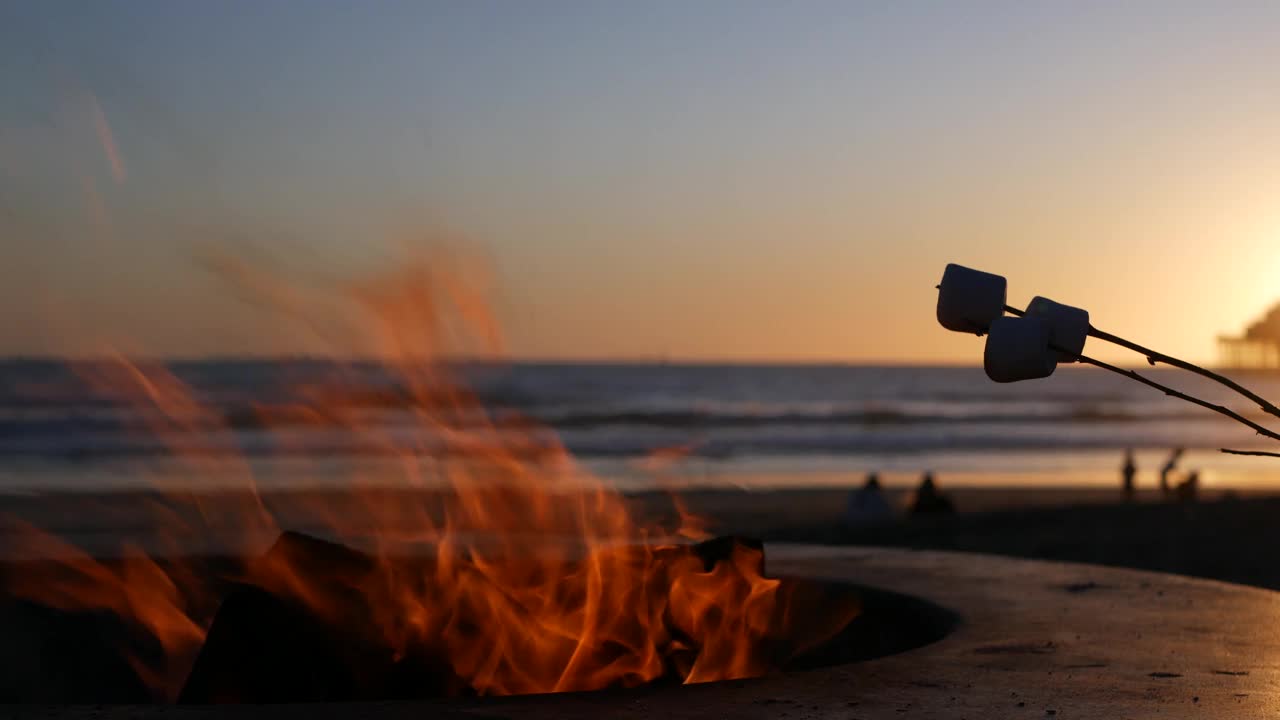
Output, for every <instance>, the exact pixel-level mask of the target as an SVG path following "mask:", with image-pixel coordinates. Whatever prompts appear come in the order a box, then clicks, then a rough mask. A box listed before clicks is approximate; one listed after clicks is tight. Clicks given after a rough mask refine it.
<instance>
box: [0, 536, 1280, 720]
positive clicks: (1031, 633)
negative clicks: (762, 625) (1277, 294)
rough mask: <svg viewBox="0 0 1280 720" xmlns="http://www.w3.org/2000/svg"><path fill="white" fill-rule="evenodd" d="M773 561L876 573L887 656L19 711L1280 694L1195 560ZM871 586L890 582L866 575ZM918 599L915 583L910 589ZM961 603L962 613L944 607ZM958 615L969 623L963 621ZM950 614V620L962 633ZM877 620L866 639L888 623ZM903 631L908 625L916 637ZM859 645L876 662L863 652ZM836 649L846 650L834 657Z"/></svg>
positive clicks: (488, 711) (690, 709)
mask: <svg viewBox="0 0 1280 720" xmlns="http://www.w3.org/2000/svg"><path fill="white" fill-rule="evenodd" d="M768 550H769V565H770V571H771V573H776V574H779V575H783V576H786V577H796V578H806V579H808V580H810V581H818V582H825V583H835V584H837V585H846V586H847V584H850V583H853V584H857V585H859V586H861V587H862V588H864V590H863V592H864V596H863V597H864V602H865V607H866V608H867V612H866V617H867V618H872V617H879V618H880V619H881V620H884V621H885V622H884V624H883V625H882V626H881V627H884V628H896V630H894V631H891V632H887V633H886V635H887V636H889V637H890V639H892V636H893V635H894V634H895V633H901V632H902V630H903V629H904V628H907V627H909V626H910V623H909V622H905V621H907V620H908V619H910V618H914V619H915V620H916V621H917V622H918V623H920V624H923V625H924V626H928V627H930V628H931V629H930V630H928V632H926V633H923V634H920V635H916V636H914V639H915V640H916V641H919V640H922V639H925V638H924V636H925V635H932V636H935V637H936V636H937V635H942V637H940V638H937V641H936V642H932V643H926V644H922V645H918V646H917V647H914V648H911V649H908V648H907V646H909V645H911V644H912V643H910V642H905V643H903V642H899V645H898V646H897V647H890V645H888V644H886V645H883V646H881V648H880V649H881V650H901V652H897V653H894V654H883V655H881V656H880V657H875V658H857V657H853V656H846V657H843V658H838V657H831V656H828V657H826V658H821V659H820V661H819V662H818V663H815V664H818V665H820V666H819V667H809V668H807V669H801V670H796V671H789V672H781V673H775V674H771V675H768V676H765V677H762V678H757V679H749V680H737V681H729V682H720V683H707V684H699V685H688V686H672V685H665V686H653V687H645V688H638V689H630V690H608V691H601V692H587V693H565V694H553V695H538V696H514V697H503V698H474V699H455V700H442V701H411V702H392V703H375V704H342V703H338V704H326V705H308V706H289V705H277V706H272V707H271V709H270V710H266V709H263V708H261V707H257V708H255V707H248V706H241V707H234V706H221V707H217V708H213V707H208V706H204V707H200V706H188V707H160V706H155V707H153V708H150V709H149V708H147V707H127V708H121V709H120V710H118V711H116V710H112V709H110V708H101V707H99V708H96V709H93V710H85V709H78V708H62V709H50V708H47V707H46V708H39V709H33V710H30V711H27V710H14V711H13V714H14V715H15V716H18V717H21V716H24V715H26V716H31V717H36V716H38V717H88V716H90V715H92V716H93V717H98V718H102V717H113V716H118V717H126V716H127V717H131V718H145V717H156V718H160V717H164V718H174V717H213V716H218V717H222V716H245V717H256V716H260V715H263V714H264V713H269V714H270V715H272V716H278V715H290V716H292V715H296V716H299V717H302V716H306V717H320V718H323V717H335V718H336V717H350V716H352V715H359V716H363V717H406V718H407V717H424V716H425V717H436V718H441V717H446V718H454V717H456V718H475V717H486V718H500V717H501V718H521V719H522V720H529V719H537V718H592V719H593V720H594V719H595V718H599V717H610V718H653V717H665V718H672V719H681V718H722V717H741V718H776V717H809V718H851V717H853V718H877V717H902V716H904V715H905V716H907V717H913V716H923V717H1055V718H1072V717H1085V718H1094V717H1147V716H1157V715H1158V716H1160V717H1214V718H1230V717H1265V716H1269V715H1271V714H1273V713H1275V712H1277V711H1278V710H1280V692H1277V690H1276V688H1277V687H1280V670H1277V667H1276V665H1275V662H1274V658H1275V657H1280V631H1277V630H1276V629H1275V628H1276V626H1277V623H1276V619H1277V617H1276V616H1277V613H1280V601H1278V599H1277V596H1276V595H1275V593H1272V592H1269V591H1263V590H1257V589H1252V588H1246V587H1241V586H1234V585H1228V584H1224V583H1218V582H1211V581H1204V580H1195V579H1190V578H1184V577H1179V576H1172V575H1165V574H1158V573H1149V572H1139V571H1131V570H1122V569H1115V568H1102V567H1096V566H1089V565H1076V564H1059V563H1046V562H1038V561H1028V560H1014V559H1007V558H998V557H991V556H982V555H968V554H958V553H936V552H916V551H903V550H886V549H864V548H832V547H814V546H787V545H782V546H770V547H769V549H768ZM866 588H875V589H876V590H875V591H871V592H869V591H867V590H866ZM912 598H917V599H912ZM942 606H945V607H947V608H950V609H952V610H954V611H955V615H951V614H950V613H948V612H947V611H945V610H942V609H941V607H942ZM957 617H958V619H959V622H958V623H957V624H955V625H954V626H953V625H952V624H951V623H952V621H953V620H955V619H956V618H957ZM948 630H950V632H947V631H948ZM873 634H874V633H872V632H867V633H865V634H864V636H863V639H864V640H865V639H866V637H868V636H870V635H873ZM910 637H912V636H911V633H910V632H907V633H905V634H900V635H899V636H898V640H899V641H901V640H902V639H903V638H910ZM857 659H861V660H863V661H862V662H851V661H852V660H857ZM822 660H827V661H836V662H838V664H835V665H821V661H822Z"/></svg>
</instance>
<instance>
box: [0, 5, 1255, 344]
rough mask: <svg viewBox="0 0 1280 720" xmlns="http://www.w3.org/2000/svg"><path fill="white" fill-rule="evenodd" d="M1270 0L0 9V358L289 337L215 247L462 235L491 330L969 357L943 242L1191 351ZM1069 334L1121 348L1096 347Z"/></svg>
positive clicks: (269, 253) (385, 259) (339, 258)
mask: <svg viewBox="0 0 1280 720" xmlns="http://www.w3.org/2000/svg"><path fill="white" fill-rule="evenodd" d="M1277 28H1280V4H1278V3H1274V2H1258V3H1203V2H1201V3H1190V4H1184V3H1178V2H1169V1H1155V2H1125V3H1115V2H1096V3H1095V2H1080V3H1048V2H1045V3H1040V2H972V3H950V2H912V1H909V0H904V1H902V2H891V3H886V2H865V3H859V2H852V1H845V0H841V1H838V2H820V1H818V0H811V1H807V2H794V3H776V2H753V1H751V0H700V1H699V2H692V3H690V2H687V1H663V0H655V1H654V2H646V3H633V2H615V1H612V0H605V1H600V0H584V1H582V2H563V1H556V0H547V1H545V2H538V3H516V2H480V1H466V2H425V1H415V2H403V3H399V2H355V1H354V0H353V1H351V2H328V1H324V0H314V1H311V2H307V3H284V2H276V3H258V2H247V1H246V2H236V1H230V0H229V1H228V2H218V3H209V2H195V1H184V0H166V1H164V2H159V1H156V2H151V1H146V0H135V1H133V2H129V3H84V2H78V1H76V2H64V1H62V0H45V1H43V2H26V3H5V4H3V8H2V9H0V354H26V355H30V354H84V353H92V352H97V351H100V350H101V349H102V348H103V347H104V346H106V345H110V346H113V347H115V346H119V347H124V348H127V349H131V350H134V351H137V352H144V353H148V354H158V355H180V356H192V355H208V354H219V355H228V354H261V353H268V354H274V353H289V352H314V351H318V348H317V347H316V346H315V345H314V343H313V342H312V339H308V338H306V337H305V336H304V334H301V333H299V334H295V333H291V332H282V331H280V330H279V329H278V328H277V327H276V326H275V325H274V321H269V320H267V319H266V318H265V317H264V313H263V312H262V310H261V308H258V307H254V306H251V305H249V304H246V303H244V302H243V300H242V299H240V298H237V296H236V293H235V292H232V291H230V290H229V289H228V287H226V283H225V282H223V281H221V280H219V279H217V278H216V277H214V276H212V275H211V274H210V273H209V272H208V268H207V264H205V263H202V262H201V260H200V258H201V257H203V256H204V254H206V253H207V252H209V250H210V248H217V249H218V250H219V251H220V252H235V253H242V254H244V255H245V256H247V257H269V258H272V260H271V262H273V263H276V264H283V265H288V266H290V267H291V268H298V270H297V272H302V273H306V274H308V276H316V277H336V276H342V275H345V274H348V273H354V272H356V271H357V270H361V269H368V268H373V267H379V266H382V265H386V264H388V263H394V262H395V258H396V252H397V249H398V248H401V247H403V245H404V244H405V242H406V239H410V240H412V241H417V240H419V239H423V238H428V239H435V238H438V237H444V238H448V239H449V240H450V242H461V243H465V244H466V245H467V247H469V248H475V249H477V250H478V251H480V252H482V253H483V254H484V256H485V257H486V258H488V259H489V261H490V262H491V263H492V266H493V271H494V276H495V278H494V292H495V296H496V299H495V302H496V307H497V312H498V315H499V317H500V319H501V320H502V324H503V326H504V331H505V336H506V339H507V345H508V348H509V351H510V352H511V353H512V354H514V355H515V356H518V357H534V358H607V359H654V358H664V359H691V360H735V361H774V360H777V361H815V362H850V363H872V362H909V363H970V364H972V363H978V362H980V361H981V352H982V344H981V341H979V340H977V339H975V338H972V337H966V336H960V335H954V334H951V333H947V332H946V331H944V330H942V329H941V328H940V327H939V326H938V325H937V324H936V322H935V320H934V309H933V306H934V302H935V299H936V294H935V291H934V289H933V288H934V285H935V284H936V283H937V281H938V279H939V277H940V276H941V273H942V269H943V267H944V265H945V264H946V263H948V262H959V263H962V264H966V265H969V266H972V267H977V268H981V269H985V270H989V271H992V272H998V273H1000V274H1003V275H1006V276H1007V277H1008V278H1009V287H1010V294H1009V300H1010V303H1011V304H1014V305H1025V303H1026V302H1028V301H1029V300H1030V299H1031V298H1032V297H1033V296H1034V295H1045V296H1048V297H1051V298H1053V299H1056V300H1059V301H1061V302H1066V303H1070V304H1073V305H1078V306H1081V307H1084V308H1086V309H1088V310H1089V311H1090V312H1091V314H1092V319H1093V322H1094V324H1095V325H1096V326H1098V327H1100V328H1102V329H1104V330H1108V331H1110V332H1113V333H1116V334H1119V335H1123V336H1126V337H1129V338H1131V339H1133V340H1136V341H1139V342H1142V343H1143V344H1146V345H1149V346H1152V347H1155V348H1157V349H1159V350H1162V351H1165V352H1168V353H1171V354H1175V355H1181V356H1184V357H1186V358H1187V359H1190V360H1193V361H1212V360H1214V358H1215V342H1214V338H1215V336H1216V335H1217V334H1218V333H1220V332H1235V331H1239V330H1241V329H1242V328H1243V327H1244V326H1245V325H1246V324H1247V323H1248V322H1249V321H1251V320H1253V319H1254V318H1255V317H1257V316H1259V315H1261V314H1262V313H1263V311H1265V309H1266V308H1267V307H1268V306H1269V305H1271V304H1272V303H1274V302H1276V301H1277V300H1280V163H1277V162H1276V158H1277V157H1280V132H1278V129H1280V30H1278V29H1277ZM1089 351H1090V352H1094V354H1096V355H1098V356H1099V357H1103V358H1108V359H1124V357H1125V356H1123V355H1121V354H1117V353H1115V352H1112V351H1109V350H1107V349H1105V348H1097V349H1096V352H1095V349H1094V348H1092V347H1091V348H1090V349H1089Z"/></svg>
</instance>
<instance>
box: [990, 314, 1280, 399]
mask: <svg viewBox="0 0 1280 720" xmlns="http://www.w3.org/2000/svg"><path fill="white" fill-rule="evenodd" d="M1004 309H1005V312H1007V313H1009V314H1010V315H1017V316H1022V315H1025V314H1026V313H1025V311H1022V310H1019V309H1017V308H1015V307H1012V306H1009V305H1006V306H1005V308H1004ZM1089 337H1095V338H1098V339H1099V340H1105V341H1107V342H1109V343H1114V344H1116V345H1119V346H1120V347H1122V348H1126V349H1128V350H1132V351H1134V352H1136V353H1138V354H1139V355H1144V356H1146V358H1147V362H1148V363H1150V364H1152V365H1155V364H1156V363H1164V364H1165V365H1169V366H1171V367H1176V368H1178V369H1180V370H1186V371H1188V372H1193V373H1195V374H1196V375H1199V376H1201V377H1206V378H1209V379H1210V380H1213V381H1214V382H1216V383H1219V384H1221V385H1225V386H1226V387H1228V388H1231V389H1232V390H1234V391H1235V392H1237V393H1239V394H1241V395H1243V396H1244V397H1246V398H1248V399H1249V400H1250V401H1251V402H1253V403H1255V404H1256V405H1257V406H1258V407H1259V408H1260V409H1261V410H1262V411H1263V412H1265V413H1267V414H1269V415H1274V416H1275V417H1278V418H1280V407H1276V406H1275V405H1273V404H1271V403H1270V402H1268V401H1267V400H1266V399H1265V398H1263V397H1262V396H1260V395H1258V394H1257V393H1255V392H1253V391H1252V390H1250V389H1249V388H1246V387H1245V386H1243V385H1241V384H1240V383H1238V382H1236V381H1234V380H1232V379H1231V378H1229V377H1225V376H1223V375H1219V374H1218V373H1216V372H1213V371H1212V370H1206V369H1205V368H1202V367H1200V366H1199V365H1192V364H1191V363H1189V362H1187V361H1185V360H1179V359H1178V358H1176V357H1172V356H1170V355H1165V354H1164V353H1160V352H1156V351H1155V350H1152V349H1150V348H1146V347H1143V346H1141V345H1139V344H1137V343H1135V342H1129V341H1128V340H1125V339H1124V338H1122V337H1118V336H1116V335H1112V334H1111V333H1109V332H1103V331H1101V330H1099V329H1097V328H1095V327H1093V326H1092V325H1090V326H1089Z"/></svg>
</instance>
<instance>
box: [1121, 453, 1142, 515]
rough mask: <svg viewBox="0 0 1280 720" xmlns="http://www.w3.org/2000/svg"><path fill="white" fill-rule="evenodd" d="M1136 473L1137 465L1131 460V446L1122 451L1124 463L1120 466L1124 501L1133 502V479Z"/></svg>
mask: <svg viewBox="0 0 1280 720" xmlns="http://www.w3.org/2000/svg"><path fill="white" fill-rule="evenodd" d="M1137 474H1138V466H1137V465H1136V464H1134V462H1133V448H1126V449H1125V451H1124V465H1122V466H1121V467H1120V477H1121V478H1122V480H1123V483H1124V501H1125V502H1133V493H1134V484H1133V479H1134V477H1135V476H1137Z"/></svg>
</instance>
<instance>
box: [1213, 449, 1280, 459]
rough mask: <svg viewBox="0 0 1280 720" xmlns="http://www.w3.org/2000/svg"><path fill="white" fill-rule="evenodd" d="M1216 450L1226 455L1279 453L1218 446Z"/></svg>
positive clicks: (1275, 454)
mask: <svg viewBox="0 0 1280 720" xmlns="http://www.w3.org/2000/svg"><path fill="white" fill-rule="evenodd" d="M1218 452H1224V453H1226V454H1228V455H1259V456H1261V457H1280V453H1273V452H1266V451H1265V450H1232V449H1230V448H1218Z"/></svg>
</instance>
